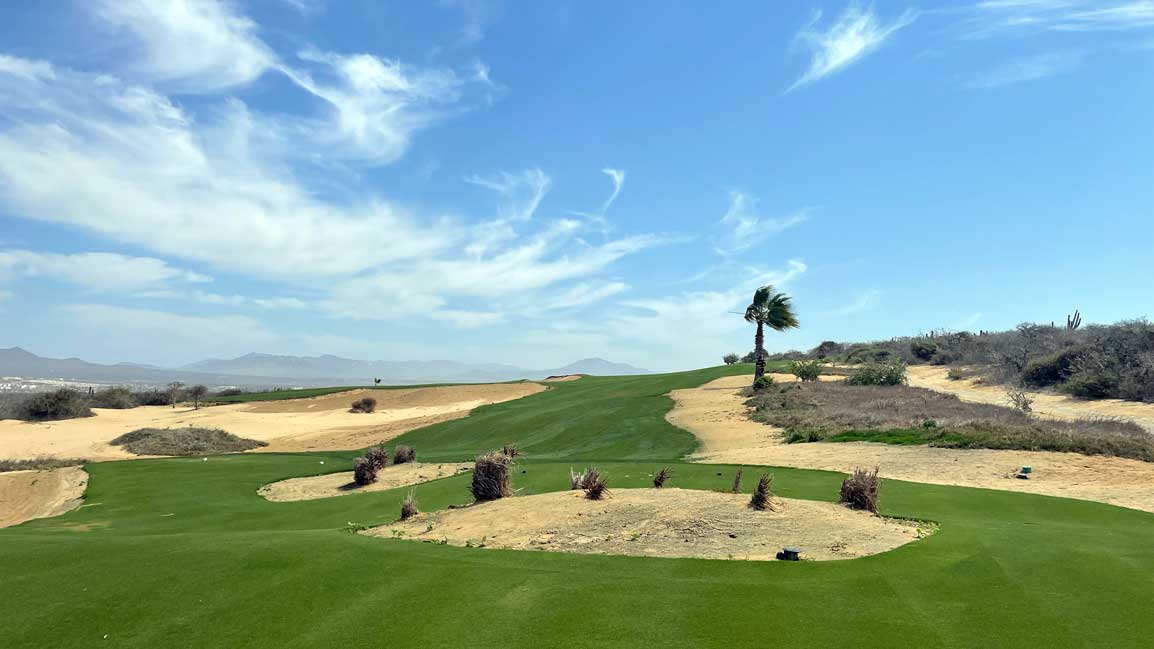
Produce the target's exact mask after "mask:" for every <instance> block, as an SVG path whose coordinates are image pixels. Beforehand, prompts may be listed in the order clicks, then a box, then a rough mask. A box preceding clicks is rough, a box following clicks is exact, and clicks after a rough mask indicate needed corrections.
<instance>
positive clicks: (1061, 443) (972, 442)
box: [749, 383, 1154, 462]
mask: <svg viewBox="0 0 1154 649" xmlns="http://www.w3.org/2000/svg"><path fill="white" fill-rule="evenodd" d="M749 405H751V406H753V407H754V413H753V418H754V419H755V420H757V421H761V422H764V423H767V424H770V425H772V426H777V427H779V428H781V429H783V430H784V431H785V434H786V437H787V439H788V440H789V441H791V442H818V441H823V440H832V441H876V442H886V443H891V444H930V445H932V446H941V447H947V448H992V449H1017V450H1028V451H1064V452H1075V453H1082V454H1085V455H1111V456H1116V457H1126V458H1133V459H1138V460H1145V461H1147V462H1154V436H1152V435H1150V434H1149V433H1147V432H1146V431H1145V430H1144V429H1143V428H1142V427H1141V426H1138V425H1137V424H1134V423H1132V422H1126V421H1117V420H1109V419H1075V420H1048V419H1037V418H1034V417H1032V416H1030V415H1029V414H1028V413H1025V412H1022V411H1020V410H1016V409H1014V408H1008V407H1005V406H998V405H994V404H988V403H973V402H968V401H962V400H960V399H958V398H957V397H956V396H954V395H952V394H945V393H941V392H934V391H933V390H926V389H924V388H913V387H909V386H902V385H897V386H877V385H847V384H845V383H806V384H804V385H803V384H796V383H795V384H791V385H789V386H782V387H781V388H778V389H774V390H769V391H767V392H765V393H763V394H759V395H757V396H755V397H753V398H752V399H750V401H749Z"/></svg>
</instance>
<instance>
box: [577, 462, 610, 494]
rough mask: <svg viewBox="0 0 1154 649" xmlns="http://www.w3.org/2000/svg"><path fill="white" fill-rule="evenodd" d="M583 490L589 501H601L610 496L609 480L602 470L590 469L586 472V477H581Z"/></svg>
mask: <svg viewBox="0 0 1154 649" xmlns="http://www.w3.org/2000/svg"><path fill="white" fill-rule="evenodd" d="M581 489H583V490H584V491H585V497H586V498H588V499H589V500H601V499H602V498H605V497H606V496H608V495H609V480H608V479H607V478H606V477H605V476H604V475H603V474H602V473H601V471H600V470H598V469H595V468H589V469H586V470H585V475H583V476H581Z"/></svg>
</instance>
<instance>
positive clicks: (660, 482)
mask: <svg viewBox="0 0 1154 649" xmlns="http://www.w3.org/2000/svg"><path fill="white" fill-rule="evenodd" d="M671 477H673V467H670V466H667V467H662V469H661V470H660V471H658V472H657V473H656V474H654V476H653V486H654V488H656V489H660V488H662V487H664V486H665V481H666V480H669V478H671Z"/></svg>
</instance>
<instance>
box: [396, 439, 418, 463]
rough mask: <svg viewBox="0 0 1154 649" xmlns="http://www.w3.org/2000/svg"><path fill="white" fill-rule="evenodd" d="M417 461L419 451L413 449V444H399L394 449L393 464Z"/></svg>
mask: <svg viewBox="0 0 1154 649" xmlns="http://www.w3.org/2000/svg"><path fill="white" fill-rule="evenodd" d="M416 461H417V452H416V451H415V450H413V447H412V446H405V445H404V444H397V447H396V448H394V449H393V464H405V463H407V462H416Z"/></svg>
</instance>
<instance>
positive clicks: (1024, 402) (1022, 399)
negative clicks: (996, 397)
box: [1006, 387, 1034, 412]
mask: <svg viewBox="0 0 1154 649" xmlns="http://www.w3.org/2000/svg"><path fill="white" fill-rule="evenodd" d="M1006 401H1008V402H1009V403H1010V405H1011V406H1013V407H1014V409H1015V410H1021V411H1022V412H1032V411H1033V410H1034V399H1033V398H1032V397H1030V395H1028V394H1026V391H1025V390H1023V389H1022V388H1017V387H1008V388H1006Z"/></svg>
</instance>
